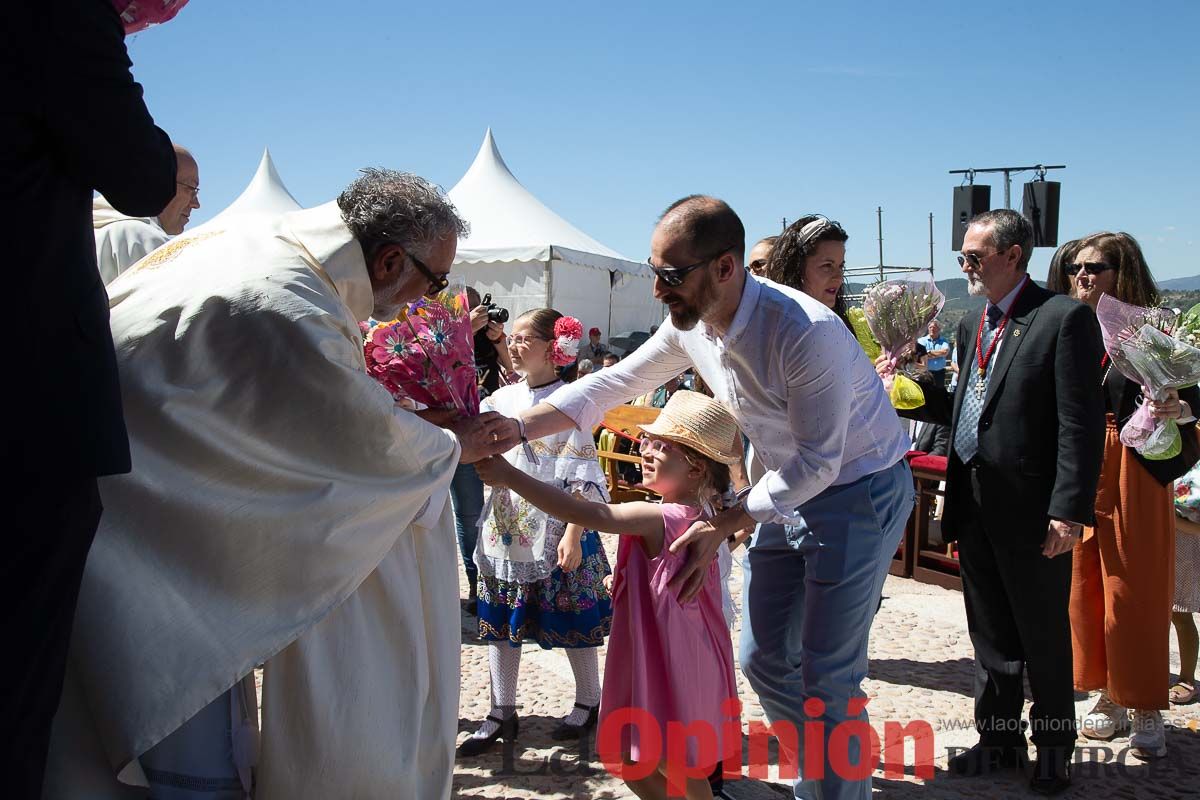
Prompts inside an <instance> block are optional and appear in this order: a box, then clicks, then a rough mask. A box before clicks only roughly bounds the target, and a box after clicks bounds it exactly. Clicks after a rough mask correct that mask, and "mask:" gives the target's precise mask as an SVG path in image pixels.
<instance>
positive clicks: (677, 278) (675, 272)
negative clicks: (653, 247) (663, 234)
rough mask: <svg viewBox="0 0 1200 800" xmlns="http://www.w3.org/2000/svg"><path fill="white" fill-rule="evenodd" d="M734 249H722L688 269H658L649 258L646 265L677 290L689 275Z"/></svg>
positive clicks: (731, 247)
mask: <svg viewBox="0 0 1200 800" xmlns="http://www.w3.org/2000/svg"><path fill="white" fill-rule="evenodd" d="M732 249H733V245H727V246H725V247H722V248H721V249H720V250H718V251H717V252H715V253H713V254H712V255H711V256H709V257H708V258H706V259H704V260H703V261H697V262H696V263H695V264H691V265H689V266H686V267H656V266H654V265H653V264H651V263H650V259H648V258H647V259H646V264H647V265H648V266H649V267H650V269H651V270H653V271H654V274H655V275H657V276H658V277H659V278H660V279H661V280H662V282H663V283H665V284H666V285H667V286H670V287H671V288H675V287H678V286H682V285H683V282H684V280H685V279H686V278H687V276H688V274H689V273H691V272H695V271H696V270H698V269H700V268H701V267H703V266H705V265H707V264H710V263H712V261H713V259H715V258H718V257H720V256H723V255H725V253H727V252H729V251H730V250H732Z"/></svg>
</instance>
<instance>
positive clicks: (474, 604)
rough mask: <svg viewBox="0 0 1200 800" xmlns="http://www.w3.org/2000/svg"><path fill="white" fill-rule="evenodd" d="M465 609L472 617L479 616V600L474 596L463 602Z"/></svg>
mask: <svg viewBox="0 0 1200 800" xmlns="http://www.w3.org/2000/svg"><path fill="white" fill-rule="evenodd" d="M463 610H465V611H466V612H467V613H468V614H470V615H471V616H472V617H478V616H479V601H478V600H476V599H475V598H474V597H472V598H470V599H469V600H467V602H466V603H464V604H463Z"/></svg>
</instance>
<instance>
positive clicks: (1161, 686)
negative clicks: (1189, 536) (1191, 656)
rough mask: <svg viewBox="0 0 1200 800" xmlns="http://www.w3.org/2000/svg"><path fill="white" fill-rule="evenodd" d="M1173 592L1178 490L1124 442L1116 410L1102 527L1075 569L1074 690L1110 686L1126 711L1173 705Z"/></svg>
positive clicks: (1107, 449) (1087, 535)
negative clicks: (1162, 480)
mask: <svg viewBox="0 0 1200 800" xmlns="http://www.w3.org/2000/svg"><path fill="white" fill-rule="evenodd" d="M1174 591H1175V509H1174V505H1173V501H1172V497H1171V487H1170V486H1163V485H1161V484H1160V483H1159V482H1158V481H1156V480H1155V479H1154V478H1153V477H1152V476H1151V475H1150V473H1149V472H1147V471H1146V468H1145V467H1143V466H1142V465H1141V464H1140V463H1138V460H1137V458H1135V457H1134V455H1133V451H1132V450H1130V449H1129V448H1127V447H1125V446H1124V445H1123V444H1121V440H1120V434H1119V431H1118V430H1117V424H1116V418H1115V417H1114V416H1113V415H1112V414H1109V415H1108V427H1107V432H1106V438H1105V442H1104V465H1103V467H1102V468H1101V471H1100V486H1099V490H1098V491H1097V493H1096V527H1095V528H1085V529H1084V532H1083V540H1082V541H1081V542H1080V543H1079V544H1077V545H1076V546H1075V552H1074V563H1073V567H1072V576H1071V644H1072V649H1073V651H1074V660H1075V665H1074V675H1075V688H1076V689H1078V690H1080V691H1090V690H1093V689H1108V692H1109V696H1110V697H1112V699H1113V701H1114V702H1116V703H1119V704H1120V705H1123V706H1125V707H1126V708H1137V709H1144V710H1148V709H1166V708H1167V707H1168V702H1167V691H1168V689H1169V688H1170V669H1171V667H1170V654H1169V650H1170V635H1171V634H1170V629H1171V603H1172V599H1173V597H1174Z"/></svg>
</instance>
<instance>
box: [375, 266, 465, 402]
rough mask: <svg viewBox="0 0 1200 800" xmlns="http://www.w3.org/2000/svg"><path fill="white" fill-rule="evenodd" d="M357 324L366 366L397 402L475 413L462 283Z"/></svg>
mask: <svg viewBox="0 0 1200 800" xmlns="http://www.w3.org/2000/svg"><path fill="white" fill-rule="evenodd" d="M361 324H362V328H363V340H364V341H363V350H364V352H365V354H366V358H367V372H368V373H369V374H370V375H371V376H372V377H373V378H375V380H377V381H379V382H380V383H381V384H383V387H384V388H385V389H387V390H388V391H389V392H391V394H392V397H393V398H395V400H396V401H397V402H400V401H403V400H405V399H411V400H415V401H416V402H418V403H421V404H423V405H425V406H428V407H429V408H453V409H457V410H458V413H459V414H460V415H461V416H464V417H473V416H475V415H476V414H478V413H479V386H478V384H477V382H476V374H475V338H474V336H473V335H472V332H471V309H470V307H469V306H468V305H467V293H466V291H465V290H464V289H463V287H462V286H461V285H457V286H451V287H449V288H448V289H446V291H444V292H442V293H441V294H439V295H438V296H437V297H435V298H422V299H421V300H419V301H418V302H416V303H412V304H410V305H409V306H408V308H407V309H405V310H404V312H403V313H402V314H401V315H400V317H399V318H398V319H395V320H392V321H391V322H378V321H375V320H370V321H368V322H364V323H361Z"/></svg>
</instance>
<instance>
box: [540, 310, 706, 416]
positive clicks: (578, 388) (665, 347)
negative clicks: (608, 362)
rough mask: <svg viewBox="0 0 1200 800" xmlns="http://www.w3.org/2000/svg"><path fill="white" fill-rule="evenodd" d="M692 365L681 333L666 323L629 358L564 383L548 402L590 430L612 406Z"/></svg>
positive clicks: (651, 388) (655, 386)
mask: <svg viewBox="0 0 1200 800" xmlns="http://www.w3.org/2000/svg"><path fill="white" fill-rule="evenodd" d="M690 366H692V359H691V356H689V355H688V353H687V351H686V350H685V349H684V347H683V344H682V343H681V342H680V341H679V332H678V331H676V330H675V329H674V328H673V327H671V325H670V323H669V322H666V323H664V324H663V326H662V327H661V328H659V329H658V332H657V333H656V334H654V336H652V337H650V339H649V340H648V341H647V342H646V343H645V344H643V345H642V346H641V347H639V348H638V349H637V350H634V351H633V353H632V355H630V356H629V357H628V358H626V359H623V360H621V361H619V362H617V363H616V364H615V365H614V366H611V367H606V368H605V369H602V370H601V371H599V372H594V373H592V374H591V375H588V376H587V377H584V378H581V379H580V380H577V381H575V382H574V383H569V384H567V385H566V386H563V387H562V388H561V389H559V390H558V391H556V392H554V393H553V394H552V395H550V396H549V397H548V398H546V402H547V403H549V404H550V405H552V406H554V407H555V408H556V409H558V410H559V411H561V412H562V413H563V414H565V415H566V416H568V417H569V418H570V419H571V421H573V422H574V423H575V427H576V428H578V429H579V430H591V429H592V428H594V427H596V426H597V425H599V424H600V422H601V421H602V420H603V419H604V414H605V412H606V411H608V410H609V409H610V408H616V407H617V406H619V405H621V404H622V403H625V402H628V401H630V400H632V399H633V398H635V397H639V396H641V395H643V394H645V393H646V392H650V391H653V390H655V389H657V388H658V387H659V386H662V385H663V384H664V383H666V382H667V381H669V380H670V379H671V378H674V377H677V376H678V375H679V374H680V373H681V372H683V371H684V370H686V369H687V368H688V367H690Z"/></svg>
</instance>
